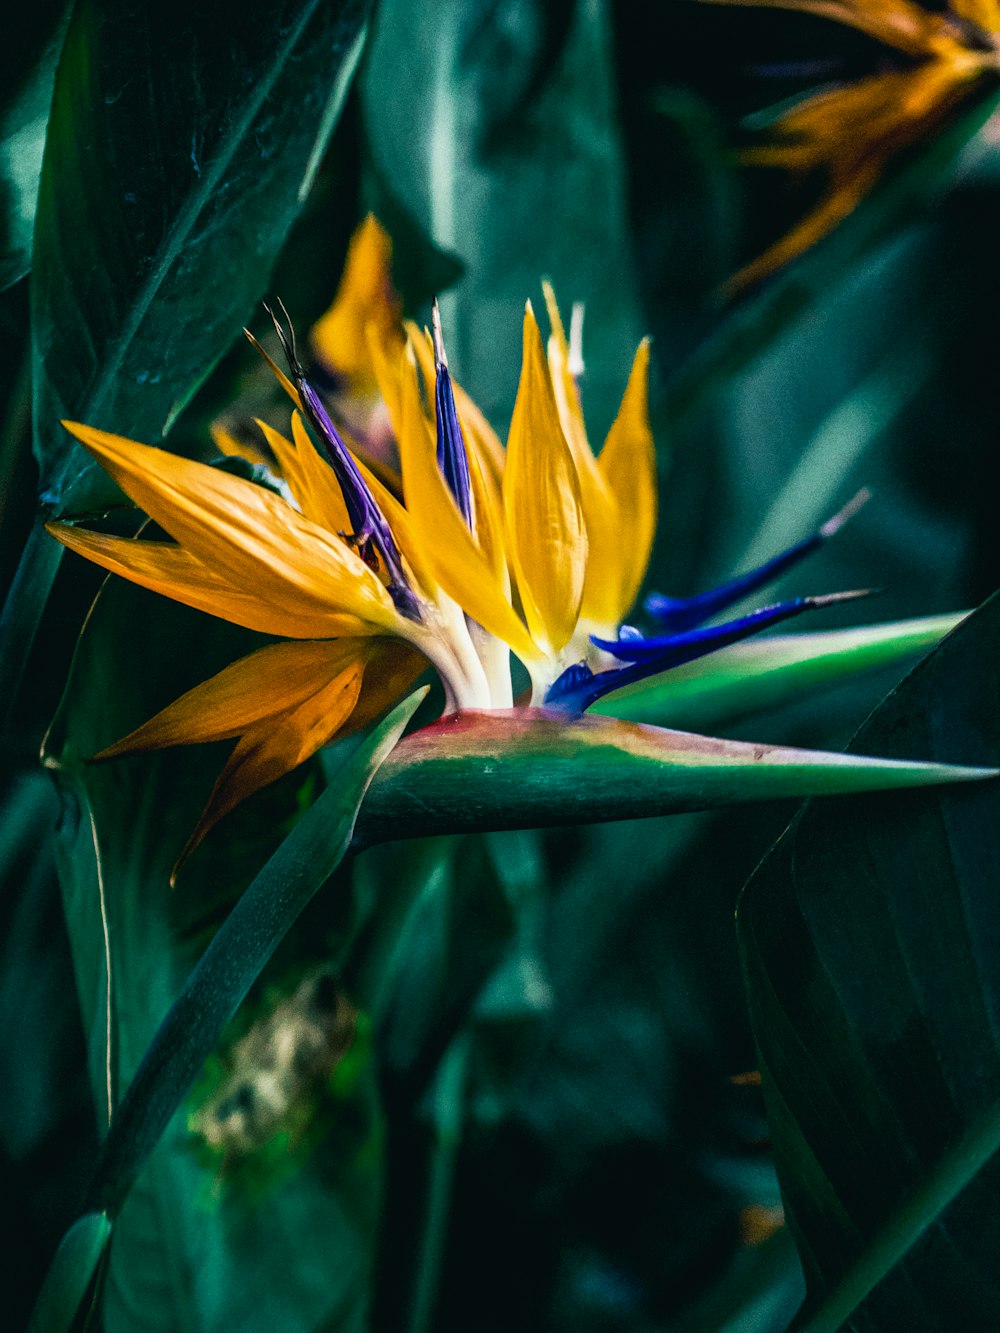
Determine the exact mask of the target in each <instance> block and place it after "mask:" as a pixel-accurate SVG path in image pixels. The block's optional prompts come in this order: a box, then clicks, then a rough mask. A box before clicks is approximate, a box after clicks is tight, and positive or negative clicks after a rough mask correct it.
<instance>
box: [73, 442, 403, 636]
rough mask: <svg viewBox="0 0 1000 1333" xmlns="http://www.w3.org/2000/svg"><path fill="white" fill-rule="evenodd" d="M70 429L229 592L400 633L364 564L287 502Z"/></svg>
mask: <svg viewBox="0 0 1000 1333" xmlns="http://www.w3.org/2000/svg"><path fill="white" fill-rule="evenodd" d="M65 424H66V427H67V429H68V430H69V431H70V432H71V433H72V434H73V435H75V436H76V438H77V439H78V440H80V442H81V443H82V444H84V445H85V446H86V447H87V449H89V451H90V452H91V453H92V454H93V455H94V456H95V457H96V458H97V459H98V461H99V462H100V463H101V465H102V466H103V467H104V469H105V470H106V471H107V472H108V473H110V475H111V476H112V477H113V478H114V480H115V481H116V482H117V483H118V485H119V486H120V487H121V488H122V490H123V491H124V492H125V493H126V495H128V496H130V498H131V499H132V500H134V501H135V503H136V504H137V505H139V506H140V507H141V508H142V509H144V510H145V511H146V513H147V514H149V516H150V518H152V519H154V520H155V521H156V522H157V523H159V524H160V526H161V527H162V528H163V529H164V530H165V531H166V532H168V533H169V534H170V535H171V536H172V537H173V538H174V539H175V540H176V541H178V542H180V544H181V545H182V546H184V547H185V548H186V549H187V550H188V551H189V552H190V553H191V554H192V555H194V556H195V557H196V558H197V559H199V560H200V561H201V562H202V563H203V564H205V565H207V566H208V567H209V568H211V569H213V570H215V571H216V572H218V573H219V574H220V575H221V576H222V577H223V578H225V580H226V581H227V582H228V583H230V584H232V585H234V586H237V587H246V588H253V590H254V592H255V594H256V596H257V597H259V598H261V599H263V600H265V601H272V602H274V604H275V605H280V606H283V607H284V608H285V609H287V610H288V611H290V612H293V613H295V612H297V613H299V614H302V615H314V616H321V615H322V614H323V612H324V611H326V612H327V614H328V615H331V616H333V615H337V614H342V613H347V614H349V615H352V616H356V617H357V618H358V619H359V620H361V621H365V622H367V623H368V624H369V625H370V626H371V628H370V629H369V631H368V632H369V633H378V632H379V631H380V630H386V629H389V630H391V629H395V628H398V627H399V625H400V617H399V616H398V614H397V612H396V611H395V609H394V607H393V605H392V601H391V599H390V598H389V595H388V593H387V592H386V591H385V589H384V588H383V587H382V585H381V583H379V581H378V579H377V578H376V577H375V575H374V574H373V573H372V571H371V570H370V569H368V567H367V566H366V565H365V564H364V562H363V561H361V560H360V559H359V558H358V557H357V556H356V555H355V554H354V552H353V551H351V550H350V549H349V548H348V547H347V546H346V545H345V543H344V542H343V541H341V540H340V539H339V538H337V537H336V536H334V535H333V534H331V533H328V532H326V531H324V530H323V529H322V528H320V527H319V526H318V525H317V524H315V523H312V522H310V521H309V519H307V518H305V517H303V516H302V515H301V514H299V513H297V512H296V510H295V509H293V508H292V506H291V505H290V504H288V503H287V502H286V501H285V500H283V499H282V498H281V497H280V496H277V495H274V494H272V493H271V492H270V491H267V490H265V489H264V488H263V487H261V486H255V485H254V484H253V483H252V482H249V481H244V480H243V479H242V478H240V477H233V476H230V475H228V474H227V473H225V472H221V471H219V469H217V468H211V467H206V466H205V464H203V463H196V462H194V461H192V460H191V459H188V458H179V457H178V456H177V455H176V454H170V453H166V452H165V451H164V450H162V449H154V448H151V447H150V446H148V445H144V444H137V443H135V442H134V441H131V440H123V439H121V438H120V437H119V436H117V435H109V434H107V433H106V432H104V431H98V430H93V429H92V428H91V427H89V426H81V425H78V424H73V423H69V422H67V423H65ZM310 637H315V638H319V637H324V636H322V635H320V634H313V635H310Z"/></svg>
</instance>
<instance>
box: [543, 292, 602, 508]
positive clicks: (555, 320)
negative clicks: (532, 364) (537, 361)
mask: <svg viewBox="0 0 1000 1333" xmlns="http://www.w3.org/2000/svg"><path fill="white" fill-rule="evenodd" d="M542 292H543V293H544V296H545V307H546V310H547V311H548V316H549V324H550V325H551V326H552V336H551V337H550V338H549V346H548V358H549V371H550V373H551V376H552V390H553V393H554V394H555V399H556V407H557V408H558V409H559V420H560V421H561V422H562V428H563V434H564V435H565V436H566V439H567V440H568V441H569V447H570V448H571V449H572V451H573V458H574V459H575V461H576V466H577V471H578V472H579V474H580V481H581V484H582V482H583V479H584V475H585V474H586V473H587V472H588V471H592V470H593V468H594V455H593V452H592V450H591V448H590V444H589V442H588V440H587V427H586V425H585V423H584V420H583V408H582V406H581V404H580V394H579V392H578V390H577V385H576V380H575V379H574V378H573V375H572V372H571V370H570V364H569V343H568V342H567V341H566V332H565V330H564V328H563V322H562V316H561V315H560V314H559V303H558V302H557V301H556V294H555V291H554V289H553V287H552V284H551V282H547V281H546V282H543V283H542Z"/></svg>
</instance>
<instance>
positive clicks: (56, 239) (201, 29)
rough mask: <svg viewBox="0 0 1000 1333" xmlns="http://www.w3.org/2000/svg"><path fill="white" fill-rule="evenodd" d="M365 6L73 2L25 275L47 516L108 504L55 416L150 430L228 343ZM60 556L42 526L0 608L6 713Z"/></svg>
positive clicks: (314, 143)
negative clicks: (255, 8)
mask: <svg viewBox="0 0 1000 1333" xmlns="http://www.w3.org/2000/svg"><path fill="white" fill-rule="evenodd" d="M366 10H367V5H366V4H365V3H364V2H363V0H343V2H342V3H334V4H320V3H318V0H287V3H285V4H282V5H279V6H277V7H275V8H272V9H270V10H269V11H268V12H267V14H266V15H258V16H256V17H255V20H254V21H253V22H247V21H246V17H245V11H244V9H243V7H242V6H240V5H236V4H224V5H222V6H219V5H205V4H204V3H203V2H202V0H188V3H186V4H184V5H182V6H181V7H180V8H177V7H176V6H175V7H174V8H173V9H172V10H171V11H170V13H169V15H167V14H166V12H165V11H163V12H161V11H159V10H155V9H149V10H142V11H141V12H140V13H138V14H137V13H136V12H135V10H134V9H133V8H130V7H129V6H128V5H123V6H120V7H116V5H115V4H110V5H109V4H104V3H101V4H98V3H96V2H95V3H92V2H91V0H81V2H80V3H79V4H77V5H76V6H75V7H74V11H73V17H72V20H71V23H70V27H69V31H68V33H67V36H66V41H65V44H64V47H63V51H62V56H61V59H60V64H59V71H58V75H57V78H56V86H55V92H54V94H53V101H52V112H51V118H50V122H49V128H48V137H47V139H46V145H45V157H44V162H43V167H42V177H41V184H40V188H39V196H38V211H37V214H36V217H35V228H34V254H33V273H32V282H31V306H32V343H33V352H34V361H33V405H34V442H35V453H36V456H37V459H38V462H39V467H40V481H39V485H40V492H41V501H42V505H43V507H44V509H45V510H46V511H47V512H48V513H49V514H52V513H67V512H77V513H79V512H82V511H87V510H90V509H95V508H96V509H100V508H104V507H106V506H107V505H109V504H115V503H116V502H117V500H118V493H117V490H116V489H115V487H114V486H113V485H112V484H111V483H110V482H109V481H108V479H107V477H106V475H105V474H104V473H103V472H102V471H101V470H100V468H98V467H96V466H95V465H94V463H93V462H92V460H90V459H89V458H87V456H86V454H85V453H84V452H82V451H81V450H80V448H79V446H78V445H77V444H76V443H75V441H73V440H71V439H70V438H69V437H68V436H67V435H66V432H65V431H64V430H63V429H62V428H61V426H60V425H59V422H60V419H61V418H66V417H68V418H70V419H80V420H84V421H86V422H88V423H89V424H91V425H95V426H100V427H103V428H105V429H109V430H115V431H118V432H119V433H124V434H126V435H129V436H131V437H134V438H138V439H142V440H144V441H145V442H147V443H148V442H152V441H155V440H157V439H158V438H159V437H160V436H162V435H164V434H165V433H166V432H167V431H168V430H169V428H170V426H171V425H172V424H173V422H174V419H175V418H176V417H177V415H178V413H179V412H180V411H181V410H182V408H183V407H184V405H185V404H186V403H187V402H188V400H189V399H190V397H191V395H192V394H193V393H194V391H195V389H196V388H197V387H198V385H199V384H201V383H202V381H203V380H204V379H205V378H206V376H207V375H208V374H209V372H210V371H211V369H212V367H213V366H214V364H215V363H216V362H217V361H218V359H219V357H220V356H221V355H222V353H223V352H224V351H225V350H226V348H227V347H228V346H229V345H230V344H231V343H232V342H233V340H234V337H235V334H236V331H237V330H238V328H239V325H240V323H241V322H242V321H243V320H244V319H245V318H246V316H247V314H248V312H249V309H250V306H251V305H252V303H253V301H254V300H255V299H256V298H257V297H258V296H260V295H261V294H262V292H263V290H264V287H265V285H266V283H267V280H268V277H269V275H270V272H271V268H272V266H273V264H274V260H275V256H276V255H277V252H278V250H279V249H280V247H281V245H282V243H283V241H284V240H285V238H286V236H287V234H288V229H289V227H290V225H291V223H292V221H293V220H294V218H295V216H296V214H297V213H298V211H299V209H300V208H301V206H302V202H303V199H304V197H305V195H306V193H307V191H308V187H309V184H310V181H311V179H312V176H313V174H314V172H315V169H316V167H317V165H318V162H319V155H320V154H321V153H322V150H323V148H324V145H325V143H326V141H327V139H328V137H329V134H330V132H331V131H332V128H333V126H334V124H335V123H336V119H337V115H338V113H339V110H340V106H341V104H342V101H343V97H344V94H345V92H346V87H347V82H348V80H349V78H350V75H351V73H352V72H353V68H354V64H355V62H356V57H357V54H358V51H359V42H360V40H361V36H362V33H363V26H364V19H365V14H366ZM81 144H82V145H83V146H84V147H83V151H81V147H80V146H81ZM202 447H203V446H202ZM58 564H59V554H58V551H57V550H55V549H54V548H53V546H52V543H51V542H50V541H49V539H48V538H47V537H46V536H45V535H44V533H43V532H42V531H41V529H40V528H36V529H35V530H34V532H33V534H32V537H31V538H29V541H28V545H27V547H26V549H25V553H24V556H23V557H22V561H21V564H20V566H19V569H18V574H17V577H16V578H15V580H14V583H13V586H12V588H11V590H10V593H9V594H8V597H7V602H6V606H5V611H4V627H3V628H4V635H3V651H2V663H0V679H2V681H3V685H4V689H3V696H4V700H5V709H8V708H9V707H10V706H11V704H12V701H13V697H14V694H15V690H16V685H17V682H18V680H19V679H20V673H21V671H22V670H23V668H24V664H25V660H26V657H27V654H28V652H29V651H30V648H31V644H32V642H33V639H34V635H35V632H36V629H37V624H38V619H39V617H40V615H41V613H42V610H43V608H44V605H45V601H46V599H47V596H48V593H49V590H50V588H51V585H52V581H53V579H54V577H55V572H56V569H57V568H58Z"/></svg>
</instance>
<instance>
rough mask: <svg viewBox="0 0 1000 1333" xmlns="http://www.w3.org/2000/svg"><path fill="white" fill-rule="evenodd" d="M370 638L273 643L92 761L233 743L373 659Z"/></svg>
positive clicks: (152, 719)
mask: <svg viewBox="0 0 1000 1333" xmlns="http://www.w3.org/2000/svg"><path fill="white" fill-rule="evenodd" d="M373 642H374V641H373V640H371V639H362V640H358V639H327V640H305V641H302V642H293V643H274V644H271V645H269V646H268V647H267V648H259V649H258V650H257V651H256V652H254V653H250V654H249V655H248V656H247V657H242V658H240V660H239V661H238V662H233V663H232V665H231V666H228V667H226V668H225V669H224V670H222V671H220V672H219V673H218V674H217V675H215V676H212V677H211V679H209V680H206V681H204V682H202V684H201V685H196V686H195V687H194V689H192V690H188V692H187V693H186V694H182V695H181V697H180V698H179V699H175V700H174V702H173V703H172V704H168V705H167V707H166V708H164V709H162V710H161V711H160V712H159V713H157V714H156V715H155V717H151V718H150V719H149V721H148V722H144V723H143V725H142V726H141V727H137V728H136V730H135V731H132V732H130V733H129V734H128V735H127V736H124V737H123V738H122V739H121V740H120V741H116V742H115V743H114V745H109V746H108V747H107V748H106V749H104V750H102V751H101V752H100V754H97V755H95V756H94V758H95V759H115V758H117V757H118V756H119V755H123V754H138V753H141V752H144V751H146V750H162V749H164V748H165V747H167V746H169V745H194V744H200V743H203V742H206V741H225V740H231V739H232V738H233V737H234V736H240V735H242V733H243V732H245V731H248V730H250V729H251V728H252V727H255V726H257V725H258V724H259V723H261V722H263V721H265V720H266V719H268V718H273V717H275V716H276V715H277V714H279V713H283V712H287V711H288V710H289V709H292V708H297V707H298V705H299V704H301V703H303V702H304V701H305V700H306V699H309V698H311V697H312V696H313V695H314V694H315V693H316V692H317V690H319V689H322V688H323V687H324V686H325V685H326V683H327V682H328V681H330V680H331V679H332V678H333V677H334V676H337V675H339V674H340V672H342V671H343V670H344V669H345V668H346V667H347V666H349V665H350V664H351V663H352V662H358V663H361V664H362V665H363V664H364V663H365V662H366V661H367V660H368V658H369V656H370V655H371V647H370V645H371V644H372V643H373Z"/></svg>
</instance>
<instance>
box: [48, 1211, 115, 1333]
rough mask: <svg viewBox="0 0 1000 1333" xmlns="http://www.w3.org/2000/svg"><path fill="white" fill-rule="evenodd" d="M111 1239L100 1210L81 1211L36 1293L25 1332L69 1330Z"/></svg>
mask: <svg viewBox="0 0 1000 1333" xmlns="http://www.w3.org/2000/svg"><path fill="white" fill-rule="evenodd" d="M110 1238H111V1223H110V1221H109V1220H108V1218H107V1217H106V1216H105V1214H104V1213H85V1214H84V1216H83V1217H78V1218H77V1219H76V1221H75V1222H74V1223H73V1225H72V1226H71V1227H70V1228H69V1230H68V1231H67V1232H66V1234H65V1236H63V1238H62V1240H61V1241H60V1244H59V1248H58V1250H56V1253H55V1258H54V1259H53V1260H52V1263H51V1265H50V1267H49V1271H48V1273H47V1274H46V1276H45V1281H44V1283H43V1284H42V1289H41V1291H40V1292H39V1293H38V1299H37V1301H36V1302H35V1308H34V1310H33V1311H32V1313H31V1322H30V1324H29V1325H28V1333H69V1330H70V1329H71V1328H72V1327H73V1325H74V1321H75V1319H76V1316H77V1312H78V1311H79V1309H80V1303H81V1301H82V1300H83V1298H84V1296H85V1295H86V1294H87V1289H88V1288H89V1286H90V1284H91V1281H92V1280H93V1277H94V1274H95V1273H96V1272H97V1265H98V1264H99V1263H100V1262H101V1257H102V1255H103V1254H104V1251H105V1249H106V1248H107V1244H108V1241H109V1240H110Z"/></svg>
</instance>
